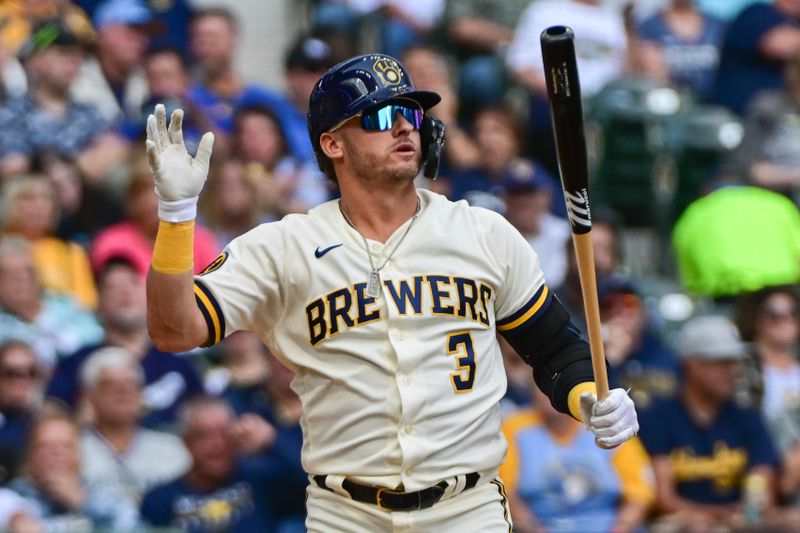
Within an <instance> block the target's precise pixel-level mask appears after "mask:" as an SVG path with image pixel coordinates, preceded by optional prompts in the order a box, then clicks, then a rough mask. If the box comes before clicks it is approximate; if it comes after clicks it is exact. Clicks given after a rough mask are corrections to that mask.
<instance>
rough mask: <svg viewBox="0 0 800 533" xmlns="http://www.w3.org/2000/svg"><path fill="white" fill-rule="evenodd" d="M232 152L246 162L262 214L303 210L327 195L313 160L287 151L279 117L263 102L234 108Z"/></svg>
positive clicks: (280, 215)
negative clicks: (300, 158) (307, 161)
mask: <svg viewBox="0 0 800 533" xmlns="http://www.w3.org/2000/svg"><path fill="white" fill-rule="evenodd" d="M233 153H234V154H235V155H236V156H237V157H238V158H239V160H241V161H242V163H244V164H245V165H246V168H247V178H248V179H250V180H252V182H253V183H254V184H255V186H256V189H257V191H258V198H259V203H260V206H259V207H260V210H261V212H262V213H263V214H264V215H267V216H270V217H274V218H280V217H282V216H283V215H285V214H288V213H305V212H306V211H308V210H309V209H310V208H312V207H314V206H316V205H319V204H321V203H322V202H324V201H325V200H327V199H328V184H327V180H326V179H325V177H324V176H323V175H322V173H321V172H320V171H319V169H318V168H317V166H316V163H303V162H302V161H301V160H299V159H297V158H295V157H293V156H292V155H291V154H290V153H289V151H288V148H287V144H286V137H285V135H284V133H283V130H282V129H281V126H280V122H279V120H278V117H277V115H276V114H275V113H273V112H272V110H271V109H270V108H268V107H266V106H260V105H253V106H249V107H243V108H240V109H238V110H237V111H236V118H235V120H234V135H233Z"/></svg>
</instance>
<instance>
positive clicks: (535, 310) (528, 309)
mask: <svg viewBox="0 0 800 533" xmlns="http://www.w3.org/2000/svg"><path fill="white" fill-rule="evenodd" d="M552 301H553V293H552V292H551V291H550V289H548V288H547V285H542V286H541V287H540V288H539V290H538V291H536V293H535V294H534V295H533V297H532V298H531V299H530V300H528V301H527V302H526V303H525V305H523V306H522V307H520V308H519V310H518V311H516V312H515V313H513V314H512V315H511V316H508V317H506V318H504V319H502V320H498V321H497V324H496V327H497V331H510V330H512V329H516V328H518V327H519V326H521V325H523V324H530V323H532V322H533V321H535V320H536V319H537V318H538V317H539V316H541V314H542V313H543V312H544V311H545V310H547V308H548V307H549V306H550V302H552Z"/></svg>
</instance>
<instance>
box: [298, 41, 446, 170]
mask: <svg viewBox="0 0 800 533" xmlns="http://www.w3.org/2000/svg"><path fill="white" fill-rule="evenodd" d="M398 97H403V98H410V99H412V100H416V101H417V102H418V103H419V104H420V106H421V107H422V109H423V110H427V109H429V108H431V107H433V106H435V105H436V104H438V103H439V101H440V100H441V97H440V96H439V95H438V94H437V93H435V92H431V91H418V90H416V89H415V88H414V83H413V82H412V81H411V77H410V76H409V75H408V72H407V71H406V69H405V67H404V66H403V65H402V64H401V63H400V62H399V61H398V60H396V59H395V58H393V57H391V56H388V55H385V54H366V55H361V56H356V57H353V58H351V59H348V60H347V61H343V62H342V63H339V64H338V65H335V66H334V67H331V69H329V70H328V71H327V72H326V73H325V74H323V76H322V77H321V78H320V79H319V81H318V82H317V83H316V85H315V86H314V90H313V91H312V92H311V97H310V99H309V104H308V133H309V135H310V136H311V144H312V145H313V147H314V152H315V153H316V155H317V161H318V162H319V163H320V167H322V165H323V158H324V157H325V155H324V154H323V153H322V149H321V148H320V144H319V137H320V135H322V134H323V133H325V132H326V131H328V130H330V129H331V128H332V127H334V126H335V125H337V124H339V123H340V122H342V121H343V120H345V119H347V118H349V117H352V116H354V115H356V114H357V113H358V112H360V111H364V110H366V109H369V108H371V107H374V106H379V105H382V104H384V103H386V102H388V101H390V100H392V99H394V98H398ZM420 134H421V137H422V160H423V162H424V164H425V174H426V175H429V174H430V171H431V169H432V168H433V167H437V168H438V159H439V154H440V152H441V147H442V144H443V142H444V126H443V125H442V123H441V121H439V120H437V119H435V118H432V117H428V116H426V117H425V119H424V121H423V125H422V128H421V130H420ZM432 156H434V157H435V158H436V161H435V165H434V164H433V163H434V162H433V161H430V158H431V157H432ZM435 172H436V168H433V174H434V175H433V176H430V175H429V177H435Z"/></svg>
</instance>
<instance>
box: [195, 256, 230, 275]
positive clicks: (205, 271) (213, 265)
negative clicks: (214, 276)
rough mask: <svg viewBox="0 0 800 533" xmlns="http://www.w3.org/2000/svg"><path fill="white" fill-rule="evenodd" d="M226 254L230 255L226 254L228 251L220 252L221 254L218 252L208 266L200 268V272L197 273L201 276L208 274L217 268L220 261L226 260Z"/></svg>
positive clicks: (220, 264) (220, 263)
mask: <svg viewBox="0 0 800 533" xmlns="http://www.w3.org/2000/svg"><path fill="white" fill-rule="evenodd" d="M228 255H230V254H228V252H222V253H221V254H219V255H218V256H217V258H216V259H214V260H213V261H211V263H209V264H208V266H207V267H205V268H204V269H203V270H202V272H200V274H199V275H200V276H202V275H204V274H210V273H211V272H214V271H215V270H217V269H218V268H219V267H221V266H222V263H224V262H225V261H227V260H228Z"/></svg>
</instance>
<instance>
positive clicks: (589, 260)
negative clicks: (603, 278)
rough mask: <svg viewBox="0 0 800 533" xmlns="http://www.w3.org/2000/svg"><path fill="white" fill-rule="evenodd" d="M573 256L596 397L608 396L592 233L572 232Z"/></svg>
mask: <svg viewBox="0 0 800 533" xmlns="http://www.w3.org/2000/svg"><path fill="white" fill-rule="evenodd" d="M573 240H574V244H575V257H576V259H577V262H578V275H579V277H580V280H581V293H582V294H583V309H584V311H585V313H586V327H587V329H588V330H589V331H588V333H589V347H590V349H591V351H592V370H593V371H594V382H595V385H597V399H598V400H602V399H603V398H605V397H606V396H608V373H607V372H606V354H605V349H604V348H603V334H602V332H601V331H600V307H599V305H598V303H597V279H596V278H595V274H594V253H593V250H592V234H591V232H587V233H580V234H578V233H575V234H573Z"/></svg>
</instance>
